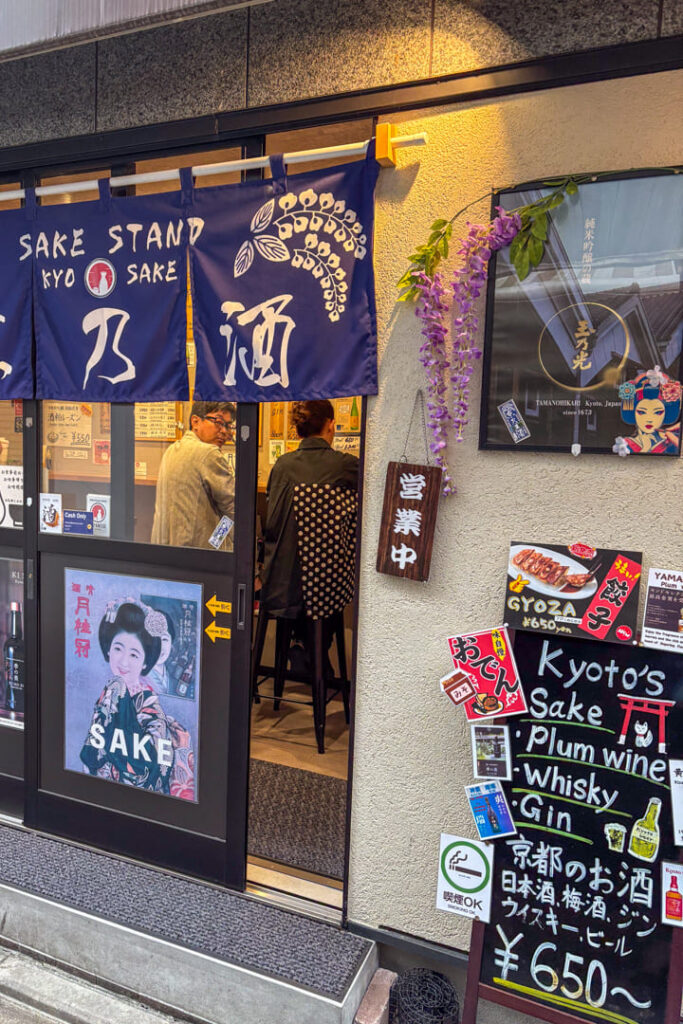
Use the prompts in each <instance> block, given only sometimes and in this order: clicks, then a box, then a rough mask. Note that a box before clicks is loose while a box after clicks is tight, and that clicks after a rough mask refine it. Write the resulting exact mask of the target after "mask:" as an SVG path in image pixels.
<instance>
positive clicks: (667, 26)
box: [662, 0, 683, 36]
mask: <svg viewBox="0 0 683 1024" xmlns="http://www.w3.org/2000/svg"><path fill="white" fill-rule="evenodd" d="M679 34H681V35H683V0H664V6H663V9H662V35H663V36H676V35H679Z"/></svg>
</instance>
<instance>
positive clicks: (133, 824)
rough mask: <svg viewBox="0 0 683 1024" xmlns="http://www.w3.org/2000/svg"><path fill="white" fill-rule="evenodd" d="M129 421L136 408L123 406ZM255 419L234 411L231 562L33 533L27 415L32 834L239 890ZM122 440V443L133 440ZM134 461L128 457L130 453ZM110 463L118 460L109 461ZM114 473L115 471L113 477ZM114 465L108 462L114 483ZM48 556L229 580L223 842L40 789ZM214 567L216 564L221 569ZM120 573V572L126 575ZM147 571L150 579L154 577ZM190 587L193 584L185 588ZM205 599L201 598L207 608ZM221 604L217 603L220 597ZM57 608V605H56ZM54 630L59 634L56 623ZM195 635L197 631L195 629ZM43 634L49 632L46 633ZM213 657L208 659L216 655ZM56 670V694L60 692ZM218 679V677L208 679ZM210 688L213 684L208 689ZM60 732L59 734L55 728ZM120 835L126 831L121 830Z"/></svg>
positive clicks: (224, 557) (36, 454)
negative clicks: (43, 572) (44, 566)
mask: <svg viewBox="0 0 683 1024" xmlns="http://www.w3.org/2000/svg"><path fill="white" fill-rule="evenodd" d="M116 408H117V406H116V405H112V417H111V420H112V449H114V448H115V447H116V445H117V441H118V442H119V443H120V442H121V440H122V438H117V437H116V433H115V421H116V416H115V414H114V410H115V409H116ZM126 408H127V409H128V410H129V411H130V412H131V413H132V407H131V406H126ZM257 426H258V424H257V412H256V407H255V406H247V405H241V406H238V412H237V439H236V473H235V479H236V490H235V506H236V514H235V528H234V529H235V548H234V552H233V553H225V554H221V553H219V552H213V551H208V550H207V551H205V550H196V549H186V548H172V547H165V546H161V545H153V544H145V543H136V542H134V541H129V540H116V539H103V538H87V537H69V536H64V535H56V534H45V533H40V531H39V493H40V481H41V476H40V473H41V465H42V458H41V455H42V430H41V423H40V403H38V402H34V401H32V402H25V405H24V508H25V528H24V558H25V570H24V571H25V595H24V596H25V600H24V608H25V615H24V620H25V637H26V707H25V721H24V742H25V747H24V786H25V818H24V821H25V824H26V825H27V826H28V827H30V828H35V829H38V830H41V831H46V832H49V833H53V834H57V835H60V836H64V837H65V838H70V839H73V840H75V841H78V842H83V843H87V844H89V845H93V846H97V847H102V848H104V849H106V850H110V851H112V852H115V853H119V854H123V855H127V856H131V857H134V858H136V859H140V860H144V861H146V862H148V863H157V864H159V865H161V866H163V867H167V868H170V869H173V870H178V871H182V872H183V873H186V874H190V875H196V876H198V877H202V878H207V879H210V880H211V881H215V882H219V883H222V884H225V885H227V886H229V887H230V888H234V889H238V890H242V889H243V888H244V886H245V881H246V824H247V783H248V725H249V689H248V685H246V684H242V685H241V683H242V681H243V680H244V679H245V678H247V679H248V670H247V671H246V676H245V668H244V666H245V665H248V664H249V659H250V650H251V621H250V618H249V617H248V616H247V614H246V611H247V610H248V609H249V608H250V606H251V602H252V601H253V546H254V514H253V513H254V506H255V490H256V464H257V450H258V449H257V443H258V433H257ZM123 427H124V429H123V430H122V431H121V432H120V433H122V434H123V438H125V437H126V436H128V439H129V440H130V431H128V430H126V429H125V424H123ZM127 455H128V457H129V458H130V459H131V460H132V458H133V452H132V451H130V452H128V453H127ZM115 458H116V456H115ZM119 468H120V467H119ZM113 478H114V460H112V481H113ZM45 556H59V557H60V558H62V559H64V560H69V559H71V560H73V563H74V565H75V566H80V568H89V567H90V564H89V563H90V562H91V560H92V569H93V570H94V571H100V572H101V571H105V572H106V571H108V570H109V569H110V570H111V571H112V572H116V571H117V567H119V566H121V568H120V569H118V571H120V572H122V573H124V574H130V572H131V568H130V567H131V565H135V564H144V565H145V566H147V567H148V568H147V572H148V573H149V575H150V578H154V575H155V576H156V577H158V578H162V579H163V578H164V576H165V575H166V576H169V577H170V578H174V577H175V578H178V576H179V575H180V574H182V573H183V572H184V573H185V574H187V575H190V574H191V573H193V572H199V573H200V574H201V575H202V576H204V575H205V574H208V575H209V577H214V578H215V577H216V570H217V565H218V569H219V572H220V570H221V568H222V569H223V570H225V573H226V575H227V574H231V575H232V580H233V586H232V593H231V594H230V597H231V602H232V607H233V612H232V617H231V630H232V636H231V640H230V641H229V643H230V649H229V650H230V674H229V680H230V681H229V691H228V697H227V700H228V712H227V716H226V723H225V726H226V730H227V732H226V736H225V738H226V741H227V766H226V775H227V789H226V807H225V814H226V829H225V836H223V837H222V839H217V838H214V837H211V836H208V835H203V834H200V833H198V832H194V831H192V830H188V829H184V828H178V827H175V826H172V825H162V824H159V823H158V822H157V821H154V820H153V819H151V820H150V819H145V818H144V817H141V816H140V815H139V813H135V814H126V812H123V811H113V810H110V809H106V808H104V807H102V806H100V805H99V804H97V805H96V804H90V803H88V802H87V801H83V800H79V799H75V798H73V797H68V796H65V795H63V794H61V795H60V794H58V793H54V792H49V791H48V790H47V789H45V788H42V786H41V778H42V769H43V764H42V758H41V754H42V751H41V728H42V725H41V722H42V705H41V693H42V690H43V687H44V686H49V685H50V681H49V679H47V678H44V677H43V676H41V656H42V651H41V632H42V630H41V625H43V626H45V625H46V624H45V617H46V615H49V614H50V608H49V604H46V602H45V601H43V602H42V603H41V601H40V600H39V595H40V592H41V568H42V566H41V562H42V559H43V558H44V557H45ZM217 560H218V561H217ZM123 565H126V567H125V568H124V567H123ZM152 568H153V570H154V575H153V574H152ZM188 582H189V580H188ZM207 596H208V597H210V596H211V595H205V598H204V599H205V600H206V598H207ZM221 596H222V595H221ZM56 604H57V606H58V607H59V608H61V600H58V601H57V602H56ZM55 625H56V626H57V628H58V629H59V628H61V627H62V622H61V621H58V622H57V623H56V624H55ZM199 627H200V628H201V627H202V623H201V620H200V623H199ZM46 628H48V627H47V626H46ZM212 653H213V651H212ZM61 672H62V670H61V667H60V670H59V672H58V679H59V683H58V685H60V686H61V685H62V683H61ZM214 674H215V673H214ZM214 684H215V680H214ZM60 728H61V729H63V725H61V726H60ZM123 821H125V823H126V824H125V828H123V829H122V827H121V825H122V822H123Z"/></svg>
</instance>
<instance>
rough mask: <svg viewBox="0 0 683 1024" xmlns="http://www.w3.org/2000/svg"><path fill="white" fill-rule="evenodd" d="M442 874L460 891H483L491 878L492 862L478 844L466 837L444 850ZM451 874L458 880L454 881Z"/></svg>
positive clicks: (453, 887)
mask: <svg viewBox="0 0 683 1024" xmlns="http://www.w3.org/2000/svg"><path fill="white" fill-rule="evenodd" d="M441 874H442V875H443V877H444V878H445V879H446V881H447V882H448V884H449V885H450V887H451V888H452V889H457V890H458V892H467V893H475V892H481V890H482V889H484V888H485V887H486V886H487V885H488V883H489V879H490V878H491V863H490V861H489V860H488V858H487V857H486V856H485V855H484V854H483V853H482V852H481V850H480V849H479V847H478V846H475V845H474V843H468V842H467V840H466V839H459V840H458V841H457V842H455V843H451V844H450V846H447V847H446V849H445V850H444V851H443V853H442V855H441ZM451 875H455V876H456V877H457V882H454V881H453V878H452V877H451ZM482 879H483V880H482Z"/></svg>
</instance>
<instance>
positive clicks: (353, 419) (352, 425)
mask: <svg viewBox="0 0 683 1024" xmlns="http://www.w3.org/2000/svg"><path fill="white" fill-rule="evenodd" d="M349 430H353V431H355V430H360V413H359V412H358V402H357V401H356V399H355V397H354V399H353V402H352V403H351V416H350V418H349Z"/></svg>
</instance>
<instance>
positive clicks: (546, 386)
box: [480, 174, 683, 457]
mask: <svg viewBox="0 0 683 1024" xmlns="http://www.w3.org/2000/svg"><path fill="white" fill-rule="evenodd" d="M545 185H546V186H547V182H546V183H545ZM551 193H552V188H549V187H544V183H538V184H530V185H528V186H523V187H521V188H518V189H515V190H511V191H506V192H503V193H502V194H501V195H500V203H501V205H502V206H504V207H505V208H506V209H508V210H509V209H513V208H516V207H519V206H522V205H524V204H526V203H529V202H532V201H535V200H538V199H541V198H543V197H544V196H549V195H550V194H551ZM682 203H683V177H682V176H681V175H677V174H659V175H656V176H654V175H650V176H638V177H628V178H624V177H622V178H613V179H611V180H605V179H604V178H603V177H597V178H596V179H595V180H593V181H589V182H586V183H584V184H580V185H579V188H578V193H577V194H575V195H573V196H568V197H567V198H566V199H565V201H564V202H563V203H562V205H560V206H558V207H556V208H554V209H551V210H550V211H549V212H548V214H547V223H546V233H547V238H546V240H545V242H544V245H545V249H544V254H543V258H542V259H541V262H540V263H539V265H538V266H537V267H536V268H535V269H533V270H532V271H531V273H530V274H529V275H528V277H526V278H525V280H524V281H520V280H519V278H518V277H517V274H516V273H515V271H514V269H513V267H512V264H511V262H510V250H509V249H502V250H501V251H500V252H499V253H498V254H497V255H496V257H495V269H494V271H493V273H492V275H491V281H490V285H489V287H490V289H491V290H492V292H493V295H492V296H490V298H492V300H493V301H492V302H491V303H490V306H489V308H490V310H491V315H489V316H487V340H486V347H485V352H484V382H483V392H484V398H483V402H482V417H481V435H480V436H481V445H482V447H484V448H526V449H530V450H536V451H540V450H543V449H546V450H548V449H550V450H554V451H567V452H569V451H570V450H572V451H574V452H575V453H578V452H580V451H583V452H586V451H592V452H605V453H612V452H615V453H616V454H618V455H623V456H629V457H632V456H634V455H639V456H647V457H653V456H659V455H674V456H675V455H678V454H679V452H680V435H681V385H680V376H681V343H682V340H683V291H682V290H681V267H683V218H681V217H680V215H679V211H680V209H681V205H682Z"/></svg>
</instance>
